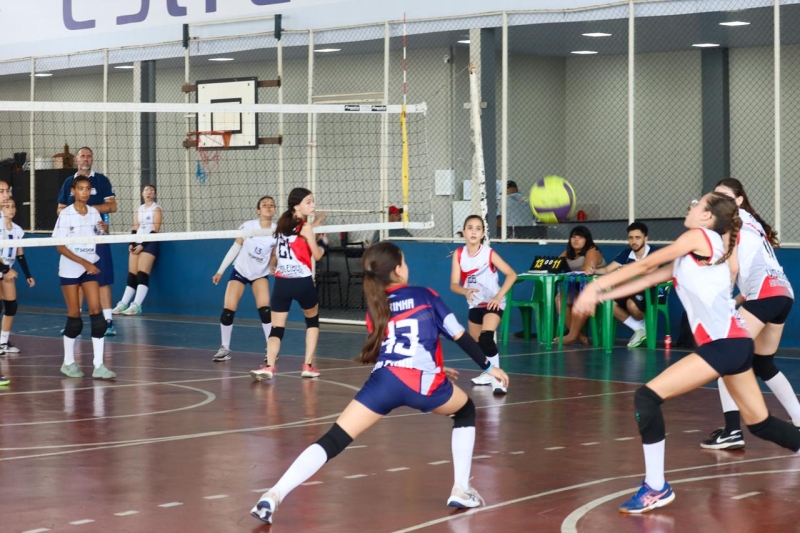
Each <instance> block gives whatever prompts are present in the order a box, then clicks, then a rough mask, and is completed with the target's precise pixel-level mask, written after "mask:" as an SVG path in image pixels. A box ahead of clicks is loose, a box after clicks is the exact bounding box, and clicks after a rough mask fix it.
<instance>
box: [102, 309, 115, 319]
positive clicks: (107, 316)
mask: <svg viewBox="0 0 800 533" xmlns="http://www.w3.org/2000/svg"><path fill="white" fill-rule="evenodd" d="M111 311H112V310H111V309H103V318H105V319H106V322H108V321H109V320H114V315H113V314H111Z"/></svg>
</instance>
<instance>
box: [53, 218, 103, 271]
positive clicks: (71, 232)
mask: <svg viewBox="0 0 800 533" xmlns="http://www.w3.org/2000/svg"><path fill="white" fill-rule="evenodd" d="M87 207H88V212H87V213H86V214H85V215H81V214H80V213H78V212H77V211H76V210H75V204H72V205H70V206H68V207H66V208H64V210H63V211H61V214H60V215H58V220H57V221H56V227H55V229H54V230H53V237H88V236H93V235H101V234H102V231H101V230H100V228H99V227H97V224H99V223H100V221H101V220H102V219H101V218H100V213H98V212H97V209H95V208H94V207H92V206H87ZM66 246H67V248H68V249H69V250H70V251H71V252H72V253H74V254H75V255H77V256H78V257H82V258H83V259H86V260H87V261H89V262H90V263H96V262H97V260H98V259H99V257H98V255H97V251H96V248H97V245H96V244H95V243H87V244H68V245H66ZM84 272H86V269H85V268H83V265H81V264H80V263H76V262H75V261H73V260H72V259H67V258H66V257H65V256H63V255H62V256H61V259H60V260H59V262H58V275H59V276H60V277H62V278H79V277H81V276H82V275H83V273H84Z"/></svg>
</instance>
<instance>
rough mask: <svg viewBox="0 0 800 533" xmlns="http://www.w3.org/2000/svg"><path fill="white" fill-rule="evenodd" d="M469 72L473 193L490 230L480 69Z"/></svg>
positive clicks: (470, 68) (471, 66)
mask: <svg viewBox="0 0 800 533" xmlns="http://www.w3.org/2000/svg"><path fill="white" fill-rule="evenodd" d="M470 32H471V33H475V31H474V30H470ZM478 32H480V30H478ZM472 37H473V36H472V35H470V47H472ZM467 70H468V71H469V100H470V105H469V110H470V114H469V118H470V121H469V122H470V127H471V128H472V142H473V144H474V150H475V151H474V155H473V157H472V179H473V184H474V185H473V191H475V190H477V193H478V194H477V196H478V197H479V198H480V214H481V218H482V219H483V224H484V227H487V228H488V223H487V221H486V217H487V216H488V213H489V207H488V205H487V203H486V168H485V167H484V164H483V132H482V131H481V96H480V89H479V88H478V73H477V70H478V68H477V66H476V65H475V63H470V64H469V66H468V67H467ZM473 198H474V196H473ZM485 233H486V243H487V244H488V243H489V232H488V231H487V232H485Z"/></svg>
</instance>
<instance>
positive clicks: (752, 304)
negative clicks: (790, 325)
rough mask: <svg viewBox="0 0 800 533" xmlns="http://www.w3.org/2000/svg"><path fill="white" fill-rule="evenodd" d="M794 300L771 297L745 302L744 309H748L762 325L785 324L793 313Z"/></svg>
mask: <svg viewBox="0 0 800 533" xmlns="http://www.w3.org/2000/svg"><path fill="white" fill-rule="evenodd" d="M792 304H794V300H792V299H791V298H789V297H788V296H771V297H769V298H761V299H759V300H745V301H744V302H743V303H742V309H746V310H747V311H748V312H749V313H750V314H751V315H753V316H754V317H756V318H757V319H758V320H759V321H760V322H761V323H762V324H785V323H786V319H787V318H788V317H789V313H790V312H791V311H792Z"/></svg>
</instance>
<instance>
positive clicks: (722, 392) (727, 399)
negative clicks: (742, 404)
mask: <svg viewBox="0 0 800 533" xmlns="http://www.w3.org/2000/svg"><path fill="white" fill-rule="evenodd" d="M717 387H719V401H720V403H721V404H722V412H723V413H728V412H730V411H738V410H739V406H738V405H736V402H734V401H733V398H732V397H731V393H730V392H728V387H726V386H725V380H724V379H722V378H717Z"/></svg>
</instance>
